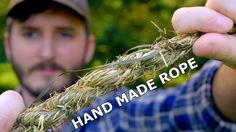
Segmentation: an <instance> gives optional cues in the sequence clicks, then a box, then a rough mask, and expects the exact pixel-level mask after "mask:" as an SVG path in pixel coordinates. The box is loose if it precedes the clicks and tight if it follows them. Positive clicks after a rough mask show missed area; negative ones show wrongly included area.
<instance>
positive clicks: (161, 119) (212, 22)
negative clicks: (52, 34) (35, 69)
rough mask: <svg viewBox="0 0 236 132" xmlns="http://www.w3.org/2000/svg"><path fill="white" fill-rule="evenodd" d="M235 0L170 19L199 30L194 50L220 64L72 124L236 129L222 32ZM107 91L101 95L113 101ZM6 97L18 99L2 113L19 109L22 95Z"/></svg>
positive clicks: (219, 0)
mask: <svg viewBox="0 0 236 132" xmlns="http://www.w3.org/2000/svg"><path fill="white" fill-rule="evenodd" d="M235 5H236V1H235V0H208V1H207V3H206V6H205V7H191V8H181V9H179V10H177V11H176V12H175V13H174V16H173V19H172V23H173V26H174V28H175V30H176V32H177V33H178V34H183V33H193V32H198V31H200V32H204V33H205V34H204V35H202V36H201V37H200V38H199V39H198V40H197V41H196V43H195V44H194V46H193V51H194V53H195V54H196V55H198V56H202V57H207V58H211V59H218V60H221V61H222V63H223V64H222V63H220V62H212V63H210V64H208V65H207V66H206V67H205V68H204V69H203V70H202V71H201V72H200V73H199V74H197V75H196V76H194V77H193V78H192V79H191V80H190V81H189V82H187V83H186V84H184V85H182V86H179V87H178V88H176V89H171V90H167V91H153V92H151V93H147V94H145V95H144V96H142V97H140V98H139V99H137V100H134V101H132V102H130V103H129V104H127V105H126V106H124V107H116V108H113V110H112V112H110V113H109V114H107V115H105V116H103V117H101V118H99V119H97V120H95V121H93V122H90V123H88V124H87V125H85V126H84V127H82V128H81V127H80V128H78V129H76V130H78V131H79V130H81V131H83V130H87V131H180V130H182V131H236V124H235V122H236V114H235V111H236V103H235V102H236V97H235V96H234V93H235V91H236V87H235V83H236V81H235V80H236V71H235V68H236V65H235V64H236V54H235V51H236V46H235V44H234V43H235V42H236V38H235V36H233V35H228V34H225V33H226V32H228V31H229V30H230V29H231V28H232V26H233V24H234V23H235V22H236V17H235V13H236V8H235ZM111 95H112V94H110V95H108V96H106V97H105V98H104V99H103V100H105V101H106V100H111V101H112V100H113V97H111ZM13 97H14V98H13ZM10 98H13V99H19V101H13V103H14V104H16V105H17V106H15V107H13V106H12V107H11V108H5V109H3V110H1V111H0V112H1V114H2V113H3V115H4V114H8V113H9V112H11V111H13V108H19V109H20V108H21V109H23V106H22V104H23V103H22V99H21V98H20V96H19V95H18V94H16V93H14V92H11V91H10V92H7V93H4V94H3V95H1V98H0V104H1V105H4V103H5V102H6V101H10V100H13V99H10ZM8 111H9V112H8ZM19 112H20V110H17V112H16V114H15V115H12V116H11V118H10V119H7V118H4V117H2V118H0V120H1V122H4V123H5V124H7V125H5V127H6V126H8V127H7V128H6V130H7V129H9V127H10V126H11V125H12V124H13V123H12V122H13V121H14V118H15V117H16V115H17V113H19ZM1 125H2V124H1ZM73 125H75V124H73ZM73 125H71V124H69V125H68V126H65V127H64V128H63V130H65V131H66V130H68V131H69V130H70V131H72V130H75V127H74V126H73Z"/></svg>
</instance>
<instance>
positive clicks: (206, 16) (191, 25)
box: [172, 7, 233, 34]
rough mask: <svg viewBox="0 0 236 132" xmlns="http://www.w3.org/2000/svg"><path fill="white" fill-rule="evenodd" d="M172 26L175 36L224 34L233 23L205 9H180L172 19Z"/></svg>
mask: <svg viewBox="0 0 236 132" xmlns="http://www.w3.org/2000/svg"><path fill="white" fill-rule="evenodd" d="M172 25H173V27H174V29H175V31H176V33H177V34H183V33H194V32H205V33H210V32H215V33H226V32H228V31H229V30H230V29H231V28H232V26H233V21H232V20H231V19H229V18H228V17H226V16H224V15H222V14H220V13H218V12H216V11H214V10H213V9H210V8H207V7H189V8H180V9H178V10H176V11H175V13H174V15H173V17H172Z"/></svg>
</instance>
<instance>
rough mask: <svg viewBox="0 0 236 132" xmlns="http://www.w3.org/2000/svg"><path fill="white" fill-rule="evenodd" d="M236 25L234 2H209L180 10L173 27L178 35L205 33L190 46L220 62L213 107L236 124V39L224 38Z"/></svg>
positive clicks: (200, 53)
mask: <svg viewBox="0 0 236 132" xmlns="http://www.w3.org/2000/svg"><path fill="white" fill-rule="evenodd" d="M235 23H236V0H208V1H207V3H206V6H205V7H190V8H181V9H179V10H177V11H176V12H175V13H174V16H173V19H172V24H173V27H174V29H175V30H176V32H177V33H178V34H183V33H193V32H198V31H199V32H204V33H205V34H204V35H202V36H201V37H200V38H199V39H198V40H197V41H196V43H195V44H194V45H193V52H194V53H195V54H196V55H198V56H201V57H207V58H210V59H216V60H221V61H222V62H223V63H224V64H225V65H223V66H221V67H220V69H219V70H218V72H217V73H216V76H215V78H214V81H213V98H214V102H215V105H216V107H217V108H218V110H219V111H220V112H221V114H222V115H223V116H225V117H226V118H227V119H228V120H230V121H235V122H236V112H235V111H236V95H235V93H236V70H235V69H236V37H235V36H233V35H228V34H225V33H227V32H228V31H230V29H231V28H232V27H233V25H234V24H235Z"/></svg>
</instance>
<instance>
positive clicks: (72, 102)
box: [13, 29, 235, 131]
mask: <svg viewBox="0 0 236 132" xmlns="http://www.w3.org/2000/svg"><path fill="white" fill-rule="evenodd" d="M159 31H160V32H163V31H162V30H160V29H159ZM234 32H235V30H234V31H233V32H232V33H234ZM199 37H200V33H194V34H188V35H187V34H185V35H178V36H175V37H173V38H171V39H167V38H166V37H164V36H163V35H161V37H159V38H158V39H157V40H155V41H154V43H153V44H152V45H145V46H138V47H136V48H133V49H131V50H136V51H134V52H131V53H129V54H128V53H127V54H124V55H122V56H119V57H118V59H117V61H114V62H112V63H108V64H106V65H103V66H99V67H97V68H95V69H94V70H93V71H91V72H89V73H87V74H86V75H85V76H83V77H81V79H80V80H78V81H77V83H75V84H74V85H72V86H70V87H68V88H67V89H66V90H65V91H64V92H62V93H55V94H54V95H53V96H52V97H51V98H49V99H48V100H46V101H45V102H44V103H42V104H40V105H38V106H33V107H30V108H28V109H26V110H25V111H24V112H23V113H21V114H20V115H19V117H18V118H17V122H16V124H15V126H14V128H13V131H45V130H47V129H49V128H56V127H57V126H58V125H59V124H60V123H62V122H63V121H65V120H66V119H69V118H70V117H71V116H72V115H73V114H75V113H76V112H77V111H79V110H81V109H82V108H83V107H85V106H89V104H90V103H91V102H92V101H93V100H94V99H95V98H97V97H101V96H104V95H106V94H108V93H110V92H111V91H113V90H115V89H117V88H120V87H121V86H123V85H125V84H127V83H129V82H132V81H134V80H136V79H138V78H140V77H141V76H142V75H143V74H144V72H146V71H149V70H153V69H155V70H156V71H158V70H160V69H162V68H164V67H165V63H164V61H163V60H162V58H161V55H160V52H161V53H162V55H163V56H164V57H165V59H166V63H167V64H168V65H171V64H173V63H174V62H175V61H176V60H178V59H180V58H182V57H184V56H186V55H187V54H188V53H189V52H190V51H191V48H192V45H193V43H194V42H195V41H196V40H197V39H198V38H199ZM137 49H138V50H137Z"/></svg>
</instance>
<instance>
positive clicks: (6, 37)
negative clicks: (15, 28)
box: [3, 32, 11, 60]
mask: <svg viewBox="0 0 236 132" xmlns="http://www.w3.org/2000/svg"><path fill="white" fill-rule="evenodd" d="M3 41H4V48H5V54H6V56H7V59H9V60H11V46H10V34H9V33H8V32H5V33H4V38H3Z"/></svg>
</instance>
